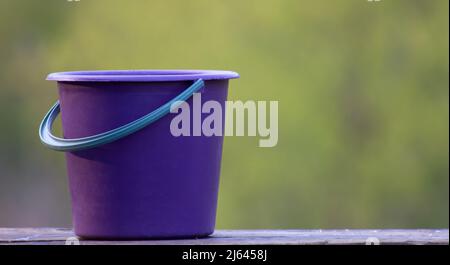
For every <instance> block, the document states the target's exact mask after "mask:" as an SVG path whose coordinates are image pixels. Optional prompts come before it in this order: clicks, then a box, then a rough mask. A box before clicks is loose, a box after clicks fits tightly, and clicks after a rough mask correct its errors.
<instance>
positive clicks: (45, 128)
mask: <svg viewBox="0 0 450 265" xmlns="http://www.w3.org/2000/svg"><path fill="white" fill-rule="evenodd" d="M204 85H205V83H204V82H203V80H202V79H198V80H196V81H195V82H194V83H193V84H192V85H191V86H190V87H188V88H187V89H186V90H184V91H183V92H181V93H180V94H179V95H177V96H176V97H174V98H173V99H171V100H170V101H169V102H167V103H165V104H164V105H162V106H160V107H159V108H157V109H156V110H154V111H152V112H150V113H149V114H147V115H145V116H142V117H141V118H139V119H137V120H134V121H132V122H130V123H128V124H125V125H122V126H120V127H118V128H115V129H112V130H110V131H107V132H103V133H100V134H97V135H92V136H87V137H82V138H73V139H64V138H59V137H56V136H54V135H53V134H52V125H53V122H54V121H55V119H56V117H57V116H58V114H59V112H60V107H59V101H57V102H56V103H55V105H53V107H51V108H50V110H49V111H48V112H47V114H46V115H45V117H44V118H43V119H42V122H41V124H40V126H39V137H40V138H41V142H42V143H43V144H44V145H45V146H47V147H49V148H50V149H53V150H56V151H66V152H67V151H68V152H70V151H79V150H84V149H90V148H94V147H98V146H101V145H104V144H107V143H111V142H114V141H116V140H118V139H121V138H123V137H125V136H128V135H130V134H132V133H134V132H137V131H139V130H140V129H143V128H144V127H146V126H147V125H149V124H151V123H153V122H155V121H157V120H159V119H160V118H162V117H164V116H165V115H167V114H168V113H169V112H170V109H171V107H172V105H173V104H174V103H175V105H174V106H173V107H176V106H178V105H179V104H181V103H182V102H183V101H186V100H188V99H189V98H190V97H191V96H192V95H193V94H194V93H196V92H198V91H199V90H200V89H201V88H203V87H204Z"/></svg>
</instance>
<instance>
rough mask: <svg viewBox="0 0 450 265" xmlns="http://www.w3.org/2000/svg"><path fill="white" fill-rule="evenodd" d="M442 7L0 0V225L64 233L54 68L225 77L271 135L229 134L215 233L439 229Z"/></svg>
mask: <svg viewBox="0 0 450 265" xmlns="http://www.w3.org/2000/svg"><path fill="white" fill-rule="evenodd" d="M448 5H449V2H448V1H447V0H416V1H413V0H381V1H380V2H369V1H367V0H341V1H331V0H319V1H317V0H304V1H300V0H292V1H290V0H283V1H262V0H226V1H225V0H192V1H186V0H179V1H172V0H169V1H167V0H164V1H162V0H161V1H154V0H152V1H147V0H133V1H125V0H89V1H88V0H81V1H79V2H70V1H66V0H42V1H35V0H0V59H1V61H0V124H1V125H0V126H1V127H0V129H1V130H0V226H70V225H71V221H70V201H69V194H68V187H67V179H66V173H65V162H64V156H63V154H61V153H58V152H54V151H50V150H47V149H46V148H44V147H43V146H42V145H41V144H40V142H39V139H38V135H37V127H38V125H39V122H40V120H41V118H42V117H43V115H44V114H45V112H46V111H47V110H48V108H49V107H50V106H51V104H52V103H53V102H54V101H55V100H56V98H57V91H56V87H55V84H54V83H51V82H48V81H45V80H44V79H45V77H46V75H47V74H48V73H50V72H55V71H70V70H94V69H225V70H234V71H236V72H239V73H240V74H241V79H238V80H233V81H231V82H230V85H231V89H230V93H229V95H230V99H235V100H236V99H240V100H244V101H245V100H250V99H251V100H278V101H279V142H278V145H277V146H276V147H275V148H259V147H258V139H257V138H255V137H228V138H226V139H225V146H224V156H223V165H222V174H221V188H220V196H219V207H218V215H217V227H218V228H419V227H420V228H422V227H423V228H427V227H440V228H447V227H448V225H449V162H448V159H449V142H448V139H449V138H448V133H449V88H448V86H449V50H448V49H449V28H448V27H449V26H448V20H449V13H448V12H449V11H448V8H449V6H448Z"/></svg>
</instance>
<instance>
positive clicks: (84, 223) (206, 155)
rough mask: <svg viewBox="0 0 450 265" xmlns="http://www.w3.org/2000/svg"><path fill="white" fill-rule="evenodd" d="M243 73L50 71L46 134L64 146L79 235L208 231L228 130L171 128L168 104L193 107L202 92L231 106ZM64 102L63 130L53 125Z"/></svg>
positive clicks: (163, 235)
mask: <svg viewBox="0 0 450 265" xmlns="http://www.w3.org/2000/svg"><path fill="white" fill-rule="evenodd" d="M238 77H239V75H238V74H237V73H234V72H229V71H203V70H198V71H197V70H159V71H158V70H138V71H81V72H62V73H53V74H50V75H49V76H48V77H47V80H54V81H57V84H58V89H59V102H57V103H56V104H55V105H54V106H53V107H52V108H51V109H50V111H49V112H48V113H47V115H46V116H45V118H44V120H43V121H42V124H41V126H40V129H39V134H40V137H41V141H42V142H43V144H44V145H46V146H48V147H49V148H52V149H54V150H58V151H65V152H66V160H67V171H68V176H69V185H70V193H71V199H72V217H73V225H74V230H75V234H76V235H77V236H80V237H83V238H96V239H144V238H185V237H202V236H207V235H209V234H211V233H212V232H213V231H214V226H215V216H216V206H217V194H218V187H219V175H220V163H221V156H222V143H223V137H222V136H211V137H206V136H180V137H175V136H173V135H172V134H171V131H170V123H171V121H172V118H173V117H174V116H175V115H176V114H172V113H169V109H170V105H171V103H173V102H174V101H177V100H185V101H187V103H188V104H189V105H190V106H192V98H191V96H192V95H193V93H196V92H198V93H201V95H202V101H203V102H205V101H208V100H214V101H217V102H219V103H220V104H221V105H222V109H223V110H224V109H225V106H224V105H225V101H226V98H227V91H228V80H229V79H232V78H238ZM59 110H61V119H62V128H63V135H64V138H58V137H56V136H53V135H52V133H51V127H52V123H53V121H54V119H55V118H56V117H57V115H58V113H59ZM191 112H192V111H191ZM191 115H192V113H191ZM222 115H223V116H224V115H225V114H224V111H222ZM223 116H222V122H224V117H223ZM203 118H204V117H203V116H202V120H203ZM223 126H224V124H222V128H223ZM191 127H192V125H191ZM191 130H192V128H191Z"/></svg>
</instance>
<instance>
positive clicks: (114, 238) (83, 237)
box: [75, 231, 214, 241]
mask: <svg viewBox="0 0 450 265" xmlns="http://www.w3.org/2000/svg"><path fill="white" fill-rule="evenodd" d="M213 233H214V231H212V232H208V233H204V234H195V235H168V236H145V235H144V236H141V235H140V236H105V235H100V236H99V235H83V234H78V233H75V235H76V236H77V237H78V238H80V239H81V240H105V241H130V240H138V241H139V240H167V239H174V240H176V239H197V238H205V237H208V236H210V235H212V234H213Z"/></svg>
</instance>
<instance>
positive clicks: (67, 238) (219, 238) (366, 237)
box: [0, 228, 449, 245]
mask: <svg viewBox="0 0 450 265" xmlns="http://www.w3.org/2000/svg"><path fill="white" fill-rule="evenodd" d="M66 243H67V244H77V243H79V244H81V245H99V244H138V245H155V244H156V245H158V244H164V245H167V244H170V245H215V244H226V245H242V244H256V245H261V244H270V245H289V244H295V245H308V244H315V245H324V244H338V245H347V244H378V243H379V244H414V245H425V244H441V245H442V244H447V245H448V244H449V230H448V229H439V230H437V229H417V230H405V229H395V230H394V229H386V230H347V229H345V230H217V231H216V232H215V233H214V234H213V235H211V236H210V237H207V238H201V239H182V240H173V239H172V240H135V241H133V240H131V241H95V240H81V239H77V238H76V237H75V236H74V234H73V232H72V231H71V230H70V229H63V228H0V245H1V244H3V245H4V244H8V245H9V244H50V245H62V244H66Z"/></svg>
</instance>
